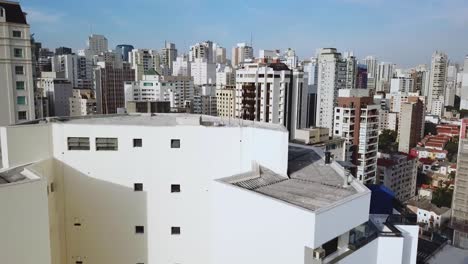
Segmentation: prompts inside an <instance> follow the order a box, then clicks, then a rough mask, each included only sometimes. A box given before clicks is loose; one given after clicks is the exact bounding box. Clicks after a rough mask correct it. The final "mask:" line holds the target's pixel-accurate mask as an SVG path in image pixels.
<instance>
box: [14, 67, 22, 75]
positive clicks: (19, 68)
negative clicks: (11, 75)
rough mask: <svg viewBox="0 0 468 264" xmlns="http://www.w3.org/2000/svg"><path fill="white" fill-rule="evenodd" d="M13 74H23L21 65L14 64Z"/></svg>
mask: <svg viewBox="0 0 468 264" xmlns="http://www.w3.org/2000/svg"><path fill="white" fill-rule="evenodd" d="M15 74H17V75H23V74H24V68H23V66H15Z"/></svg>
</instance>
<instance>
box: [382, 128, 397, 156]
mask: <svg viewBox="0 0 468 264" xmlns="http://www.w3.org/2000/svg"><path fill="white" fill-rule="evenodd" d="M397 136H398V134H397V132H396V131H393V130H390V129H384V130H383V131H382V133H381V134H380V135H379V151H380V152H393V151H397V150H398V142H396V139H397Z"/></svg>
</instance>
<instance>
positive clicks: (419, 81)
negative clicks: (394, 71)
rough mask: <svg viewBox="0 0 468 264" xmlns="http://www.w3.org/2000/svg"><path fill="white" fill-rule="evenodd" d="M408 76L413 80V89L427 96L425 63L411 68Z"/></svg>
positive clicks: (427, 75) (427, 84) (427, 74)
mask: <svg viewBox="0 0 468 264" xmlns="http://www.w3.org/2000/svg"><path fill="white" fill-rule="evenodd" d="M410 78H412V79H413V80H414V91H415V92H417V93H419V94H420V95H423V96H427V95H428V93H429V71H428V70H427V68H426V65H424V64H423V65H419V66H417V67H416V68H414V69H412V70H411V72H410Z"/></svg>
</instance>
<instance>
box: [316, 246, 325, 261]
mask: <svg viewBox="0 0 468 264" xmlns="http://www.w3.org/2000/svg"><path fill="white" fill-rule="evenodd" d="M323 258H325V249H323V248H317V249H314V259H317V260H320V259H323Z"/></svg>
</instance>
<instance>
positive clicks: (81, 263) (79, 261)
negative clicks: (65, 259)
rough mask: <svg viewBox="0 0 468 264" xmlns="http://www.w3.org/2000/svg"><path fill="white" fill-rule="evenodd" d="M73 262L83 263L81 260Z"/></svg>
mask: <svg viewBox="0 0 468 264" xmlns="http://www.w3.org/2000/svg"><path fill="white" fill-rule="evenodd" d="M75 264H83V261H81V260H78V261H75Z"/></svg>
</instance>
